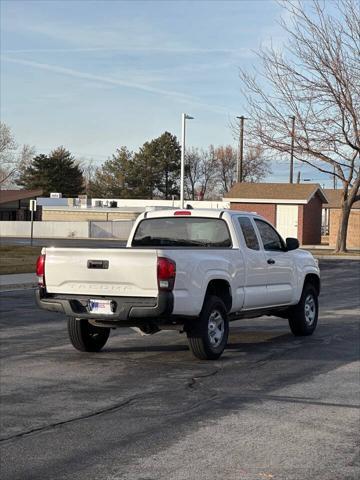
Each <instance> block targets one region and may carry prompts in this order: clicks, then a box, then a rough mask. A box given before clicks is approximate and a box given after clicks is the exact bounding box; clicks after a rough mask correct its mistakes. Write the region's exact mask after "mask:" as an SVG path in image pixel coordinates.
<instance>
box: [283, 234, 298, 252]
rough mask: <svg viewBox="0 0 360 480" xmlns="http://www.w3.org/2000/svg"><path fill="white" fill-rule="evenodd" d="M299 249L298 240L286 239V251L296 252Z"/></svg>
mask: <svg viewBox="0 0 360 480" xmlns="http://www.w3.org/2000/svg"><path fill="white" fill-rule="evenodd" d="M299 247H300V244H299V240H298V239H297V238H291V237H290V238H287V239H286V249H287V250H296V249H297V248H299Z"/></svg>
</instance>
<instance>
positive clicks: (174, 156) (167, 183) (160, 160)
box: [132, 132, 181, 199]
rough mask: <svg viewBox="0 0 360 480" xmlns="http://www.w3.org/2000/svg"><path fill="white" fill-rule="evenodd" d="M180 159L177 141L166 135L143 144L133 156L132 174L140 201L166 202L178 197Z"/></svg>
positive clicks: (172, 136) (174, 137) (173, 136)
mask: <svg viewBox="0 0 360 480" xmlns="http://www.w3.org/2000/svg"><path fill="white" fill-rule="evenodd" d="M180 158H181V149H180V145H179V142H178V140H177V138H176V136H175V135H172V134H171V133H169V132H165V133H163V134H162V135H161V136H160V137H158V138H155V139H154V140H151V141H150V142H146V143H144V145H143V146H142V147H141V149H140V151H139V153H137V154H136V155H135V157H134V162H133V167H134V168H133V172H132V173H133V177H137V178H138V186H139V193H140V191H141V194H142V196H143V198H153V197H154V196H160V197H162V198H165V199H170V198H171V197H172V195H177V196H178V195H179V179H180ZM139 180H140V181H141V183H140V184H139Z"/></svg>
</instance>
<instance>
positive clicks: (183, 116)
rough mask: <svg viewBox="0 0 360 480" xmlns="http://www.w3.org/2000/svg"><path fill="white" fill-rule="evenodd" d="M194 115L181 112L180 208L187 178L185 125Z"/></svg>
mask: <svg viewBox="0 0 360 480" xmlns="http://www.w3.org/2000/svg"><path fill="white" fill-rule="evenodd" d="M193 118H194V117H190V115H186V113H182V114H181V164H180V208H184V180H185V127H186V125H185V124H186V120H193Z"/></svg>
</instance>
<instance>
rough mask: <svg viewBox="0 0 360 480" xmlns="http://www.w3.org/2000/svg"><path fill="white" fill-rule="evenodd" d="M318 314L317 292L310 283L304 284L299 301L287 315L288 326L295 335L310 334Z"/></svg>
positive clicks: (314, 326)
mask: <svg viewBox="0 0 360 480" xmlns="http://www.w3.org/2000/svg"><path fill="white" fill-rule="evenodd" d="M318 314H319V302H318V293H317V290H316V288H315V287H314V286H313V285H311V284H310V283H308V284H306V285H304V289H303V292H302V294H301V298H300V301H299V303H298V304H297V305H295V306H294V307H293V308H292V309H291V311H290V315H289V326H290V330H291V331H292V333H293V334H294V335H296V336H305V335H311V334H312V333H313V332H314V330H315V328H316V325H317V321H318Z"/></svg>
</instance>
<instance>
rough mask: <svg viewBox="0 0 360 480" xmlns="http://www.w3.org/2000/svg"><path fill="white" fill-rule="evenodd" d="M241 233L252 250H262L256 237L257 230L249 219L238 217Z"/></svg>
mask: <svg viewBox="0 0 360 480" xmlns="http://www.w3.org/2000/svg"><path fill="white" fill-rule="evenodd" d="M238 220H239V223H240V227H241V231H242V233H243V235H244V239H245V243H246V246H247V247H248V248H250V249H251V250H260V247H259V242H258V239H257V236H256V232H255V228H254V227H253V224H252V223H251V220H250V218H249V217H238Z"/></svg>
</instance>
